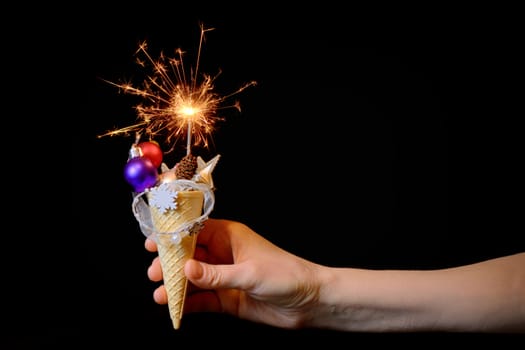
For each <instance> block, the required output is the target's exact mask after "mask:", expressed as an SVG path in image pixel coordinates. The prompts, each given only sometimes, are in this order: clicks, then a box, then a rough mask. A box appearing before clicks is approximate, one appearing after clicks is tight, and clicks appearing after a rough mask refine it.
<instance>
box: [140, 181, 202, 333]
mask: <svg viewBox="0 0 525 350" xmlns="http://www.w3.org/2000/svg"><path fill="white" fill-rule="evenodd" d="M203 201H204V194H203V193H202V192H200V191H180V192H178V197H177V209H175V210H173V209H170V210H167V211H165V212H161V211H160V210H159V209H158V208H156V207H155V206H151V207H150V210H151V217H152V220H153V225H154V226H155V228H156V230H157V232H160V233H164V232H173V231H175V230H177V228H178V227H179V226H180V225H181V224H184V223H185V222H187V221H189V220H192V219H195V218H197V217H199V216H200V215H201V214H202V207H203ZM196 242H197V235H196V234H193V235H187V236H185V237H184V238H183V239H182V241H181V242H180V243H178V244H176V243H174V242H173V241H172V240H171V237H170V236H169V235H159V244H158V253H159V258H160V264H161V267H162V274H163V279H164V286H165V288H166V292H167V294H168V306H169V312H170V317H171V320H172V322H173V327H174V328H175V329H179V327H180V322H181V319H182V312H183V308H184V299H185V297H186V286H187V279H186V276H185V275H184V264H185V263H186V261H187V260H188V259H190V258H192V257H193V254H194V253H195V244H196Z"/></svg>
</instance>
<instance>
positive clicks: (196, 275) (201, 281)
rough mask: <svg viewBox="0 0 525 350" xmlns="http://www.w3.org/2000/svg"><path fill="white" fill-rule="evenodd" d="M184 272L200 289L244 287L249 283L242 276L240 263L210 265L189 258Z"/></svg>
mask: <svg viewBox="0 0 525 350" xmlns="http://www.w3.org/2000/svg"><path fill="white" fill-rule="evenodd" d="M184 273H185V274H186V277H187V278H188V280H190V281H191V283H193V284H194V285H196V286H197V287H199V288H202V289H246V287H247V285H248V283H249V281H248V279H246V278H243V275H244V274H243V273H242V269H241V267H240V265H211V264H207V263H204V262H201V261H197V260H195V259H189V260H188V261H187V262H186V264H185V265H184Z"/></svg>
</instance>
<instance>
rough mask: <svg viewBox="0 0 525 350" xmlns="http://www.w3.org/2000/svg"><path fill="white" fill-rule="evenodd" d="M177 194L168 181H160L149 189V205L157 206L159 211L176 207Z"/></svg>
mask: <svg viewBox="0 0 525 350" xmlns="http://www.w3.org/2000/svg"><path fill="white" fill-rule="evenodd" d="M177 195H178V192H177V191H175V190H174V189H173V188H172V187H171V186H170V184H169V183H162V184H160V185H159V186H158V187H155V188H152V189H151V197H150V205H152V206H155V207H157V208H159V210H160V211H161V212H163V213H164V212H166V211H167V210H169V209H173V210H175V209H177Z"/></svg>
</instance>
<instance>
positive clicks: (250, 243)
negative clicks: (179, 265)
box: [146, 219, 525, 333]
mask: <svg viewBox="0 0 525 350" xmlns="http://www.w3.org/2000/svg"><path fill="white" fill-rule="evenodd" d="M146 248H147V249H148V250H150V251H155V250H156V247H155V245H154V243H153V242H151V241H149V240H147V241H146ZM184 271H185V273H186V276H187V277H188V280H189V281H190V282H191V285H190V287H191V288H190V290H189V293H188V295H187V298H186V304H185V312H224V313H228V314H231V315H234V316H236V317H239V318H242V319H246V320H250V321H254V322H260V323H265V324H268V325H272V326H276V327H281V328H290V329H292V328H308V327H309V328H325V329H334V330H341V331H359V332H415V331H445V332H487V333H488V332H498V333H525V252H523V253H519V254H514V255H509V256H505V257H500V258H495V259H491V260H486V261H482V262H478V263H475V264H469V265H464V266H458V267H454V268H447V269H439V270H372V269H357V268H335V267H328V266H323V265H320V264H316V263H313V262H311V261H308V260H305V259H302V258H300V257H298V256H296V255H293V254H291V253H290V252H287V251H285V250H283V249H281V248H279V247H277V246H275V245H274V244H272V243H271V242H269V241H268V240H266V239H264V238H263V237H262V236H260V235H258V234H257V233H255V232H254V231H253V230H251V229H250V228H249V227H247V226H246V225H244V224H242V223H238V222H234V221H228V220H216V219H209V220H207V222H206V223H205V227H204V229H203V230H202V231H201V233H199V236H198V246H197V250H196V252H195V259H190V260H189V261H187V262H186V265H185V270H184ZM148 276H149V278H150V279H151V280H153V281H160V280H162V273H161V268H160V264H159V261H158V258H157V259H155V260H154V261H153V264H152V265H151V267H150V268H149V269H148ZM154 298H155V301H156V302H157V303H160V304H165V303H166V302H167V300H166V293H165V290H164V289H163V287H162V286H161V287H159V288H158V289H157V290H156V291H155V292H154Z"/></svg>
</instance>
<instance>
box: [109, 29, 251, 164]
mask: <svg viewBox="0 0 525 350" xmlns="http://www.w3.org/2000/svg"><path fill="white" fill-rule="evenodd" d="M200 29H201V30H200V40H199V46H198V52H197V58H196V64H195V66H194V67H193V68H192V69H190V71H189V72H186V69H185V67H184V60H183V55H184V52H183V51H182V50H181V49H177V50H176V51H175V53H176V55H175V57H171V58H170V57H167V56H165V55H164V54H162V53H161V55H160V57H159V59H158V60H155V59H154V58H152V56H151V55H150V54H149V53H148V50H147V44H146V42H142V43H141V44H140V45H139V48H138V50H137V52H136V54H137V55H138V54H141V55H143V56H144V57H145V60H144V59H140V58H138V59H137V63H138V64H139V65H140V66H142V67H146V65H148V64H149V65H151V67H152V70H153V73H152V74H151V75H149V76H147V77H146V78H145V80H144V81H143V86H142V87H135V86H133V85H132V84H130V83H123V84H117V83H114V82H111V81H107V80H105V81H106V82H108V83H110V84H112V85H114V86H116V87H118V88H119V89H121V90H122V91H123V92H124V93H128V94H132V95H138V96H140V97H142V98H144V99H145V100H146V101H147V102H148V104H139V105H137V106H136V107H135V109H136V111H137V115H138V119H139V122H138V123H136V124H134V125H131V126H128V127H124V128H120V129H116V130H112V131H109V132H107V133H105V134H103V135H100V136H99V137H104V136H114V135H119V134H129V133H131V132H135V133H136V135H139V136H140V135H141V134H146V135H149V138H151V139H153V138H154V137H155V136H157V135H160V134H163V135H164V137H165V141H166V142H167V143H171V142H173V147H174V146H175V144H176V142H177V140H178V139H180V138H181V137H183V136H184V134H186V154H191V147H192V145H193V146H196V145H203V146H204V147H208V146H209V144H208V139H209V137H210V135H211V133H212V132H213V131H214V130H215V126H216V123H217V122H218V121H220V120H222V118H221V117H220V116H219V115H218V110H219V109H224V108H236V109H238V110H239V111H240V106H239V103H238V102H235V103H234V104H232V105H228V106H224V105H222V104H223V102H224V101H225V100H226V99H228V98H230V97H231V96H233V95H236V94H238V93H240V92H241V91H243V90H244V89H246V88H248V87H249V86H253V85H255V84H256V82H255V81H251V82H249V83H246V84H245V85H243V86H241V87H240V88H239V89H238V90H236V91H234V92H233V93H230V94H228V95H219V94H217V93H216V92H214V82H215V79H216V78H217V77H218V76H219V74H220V72H219V74H217V75H216V76H213V77H212V76H210V75H207V74H202V77H200V76H199V74H200V72H199V65H200V57H201V51H202V45H203V41H204V36H205V34H206V32H208V31H211V30H213V29H214V28H205V27H204V26H203V25H201V26H200ZM139 136H137V139H138V138H139Z"/></svg>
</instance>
